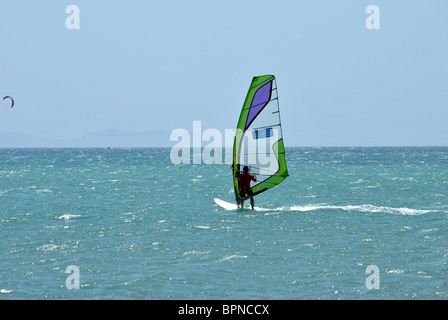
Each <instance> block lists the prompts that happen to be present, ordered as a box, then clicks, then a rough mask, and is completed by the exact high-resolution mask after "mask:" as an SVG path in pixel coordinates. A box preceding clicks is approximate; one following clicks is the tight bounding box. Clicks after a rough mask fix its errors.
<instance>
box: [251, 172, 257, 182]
mask: <svg viewBox="0 0 448 320" xmlns="http://www.w3.org/2000/svg"><path fill="white" fill-rule="evenodd" d="M252 181H253V182H257V176H256V175H255V173H253V174H252Z"/></svg>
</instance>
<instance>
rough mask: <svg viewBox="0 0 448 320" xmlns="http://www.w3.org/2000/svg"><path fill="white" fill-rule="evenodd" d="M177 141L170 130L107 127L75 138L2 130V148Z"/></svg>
mask: <svg viewBox="0 0 448 320" xmlns="http://www.w3.org/2000/svg"><path fill="white" fill-rule="evenodd" d="M175 143H176V142H171V141H170V131H169V130H154V131H145V132H137V131H121V130H116V129H107V130H103V131H99V132H95V133H91V134H87V135H84V136H82V137H79V138H74V139H60V138H44V137H35V136H31V135H28V134H23V133H4V132H0V148H76V147H89V148H95V147H172V146H173V145H174V144H175Z"/></svg>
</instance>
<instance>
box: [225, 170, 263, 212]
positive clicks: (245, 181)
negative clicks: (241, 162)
mask: <svg viewBox="0 0 448 320" xmlns="http://www.w3.org/2000/svg"><path fill="white" fill-rule="evenodd" d="M230 168H231V169H232V170H233V165H232V166H231V167H230ZM235 178H237V179H238V180H239V183H238V186H239V192H240V198H241V209H243V205H244V198H245V197H246V194H247V196H248V197H249V198H250V205H251V207H252V210H254V193H253V191H252V188H251V187H250V182H251V181H253V182H256V181H257V177H256V176H255V174H250V173H249V167H248V166H244V167H243V173H239V172H238V171H237V172H236V174H235Z"/></svg>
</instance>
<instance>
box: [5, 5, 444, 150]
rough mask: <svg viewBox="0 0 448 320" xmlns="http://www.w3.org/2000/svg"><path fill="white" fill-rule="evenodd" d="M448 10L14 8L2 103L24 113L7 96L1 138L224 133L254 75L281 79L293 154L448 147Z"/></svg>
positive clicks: (8, 11)
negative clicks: (197, 127) (74, 15)
mask: <svg viewBox="0 0 448 320" xmlns="http://www.w3.org/2000/svg"><path fill="white" fill-rule="evenodd" d="M70 5H75V6H77V7H78V8H79V29H69V28H67V24H66V20H67V18H69V17H70V16H71V12H69V13H66V9H67V7H68V6H70ZM369 5H375V6H377V8H378V9H379V19H377V20H378V21H379V29H368V28H367V27H366V20H368V19H369V17H370V16H371V14H370V13H366V8H367V7H368V6H369ZM447 12H448V1H446V0H425V1H423V0H415V1H402V0H395V1H385V0H384V1H380V0H369V1H363V0H339V1H335V0H321V1H297V0H291V1H282V0H279V1H263V0H258V1H251V0H247V1H241V0H240V1H233V0H230V1H210V0H209V1H205V0H204V1H195V0H190V1H175V0H173V1H143V0H142V1H137V0H127V1H121V0H120V1H100V0H96V1H92V0H89V1H81V0H71V1H62V0H45V1H43V0H42V1H32V0H28V1H22V0H16V1H3V2H2V3H1V4H0V35H1V48H0V96H2V97H3V96H6V95H9V96H12V97H13V98H14V100H15V106H14V108H13V109H10V108H9V102H8V101H1V100H0V132H4V133H25V134H29V135H33V136H37V137H57V138H64V139H72V138H76V137H80V136H83V135H86V134H90V133H95V132H99V131H102V130H107V129H118V130H123V131H138V132H145V131H149V130H168V131H173V130H174V129H178V128H183V129H186V130H188V131H190V132H191V131H192V130H193V121H201V127H202V129H203V130H206V129H208V128H216V129H218V130H220V131H222V132H223V135H224V130H225V129H234V128H235V127H236V124H237V120H238V117H239V113H240V110H241V106H242V104H243V102H244V99H245V96H246V93H247V90H248V87H249V84H250V82H251V79H252V77H253V76H257V75H264V74H274V75H275V76H276V78H277V85H278V93H279V101H280V111H281V116H282V124H283V136H284V140H285V145H286V147H288V146H448V125H447V124H448V41H447V40H448V19H447ZM70 21H72V20H70ZM0 144H1V141H0Z"/></svg>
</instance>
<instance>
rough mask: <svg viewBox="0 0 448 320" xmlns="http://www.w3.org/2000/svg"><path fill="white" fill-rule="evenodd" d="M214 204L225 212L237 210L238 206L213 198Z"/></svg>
mask: <svg viewBox="0 0 448 320" xmlns="http://www.w3.org/2000/svg"><path fill="white" fill-rule="evenodd" d="M214 200H215V203H216V204H217V205H218V206H220V207H221V208H224V209H226V210H237V209H239V207H238V205H236V204H234V203H230V202H227V201H224V200H221V199H218V198H215V199H214Z"/></svg>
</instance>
